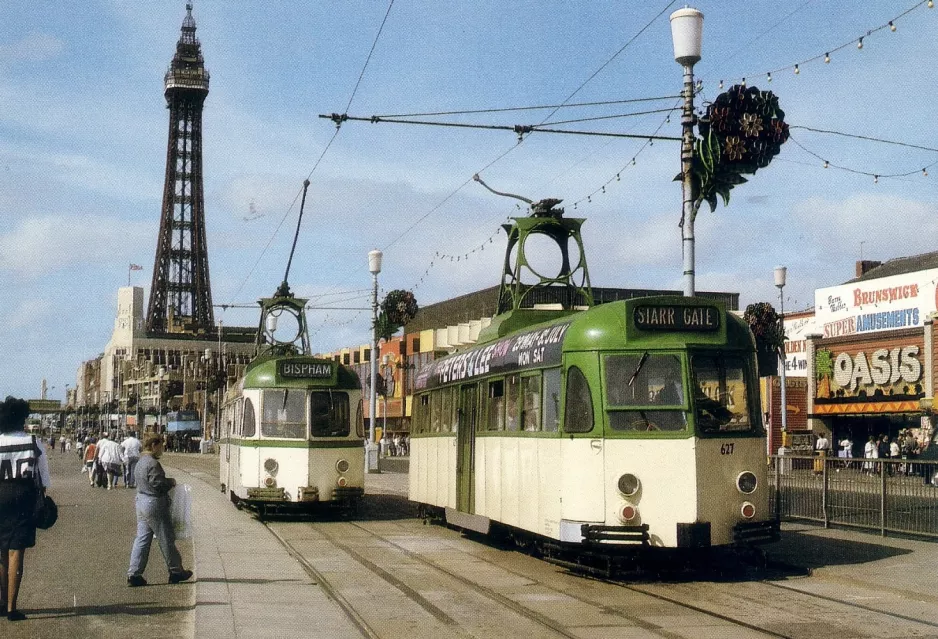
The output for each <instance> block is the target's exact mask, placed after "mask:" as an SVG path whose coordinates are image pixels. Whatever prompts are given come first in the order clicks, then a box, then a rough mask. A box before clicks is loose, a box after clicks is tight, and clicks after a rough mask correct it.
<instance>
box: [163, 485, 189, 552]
mask: <svg viewBox="0 0 938 639" xmlns="http://www.w3.org/2000/svg"><path fill="white" fill-rule="evenodd" d="M170 499H171V500H172V501H171V502H170V506H169V516H170V519H171V520H172V522H173V529H174V530H175V531H176V539H188V538H189V537H191V536H192V488H191V487H190V486H189V485H188V484H182V485H181V486H176V487H175V488H173V490H172V491H171V492H170Z"/></svg>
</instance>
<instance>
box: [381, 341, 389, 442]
mask: <svg viewBox="0 0 938 639" xmlns="http://www.w3.org/2000/svg"><path fill="white" fill-rule="evenodd" d="M390 361H391V356H390V355H385V356H384V357H382V358H381V376H382V377H384V376H385V375H387V374H388V373H387V371H388V366H389V365H390ZM383 390H384V393H382V395H381V398H382V400H383V404H384V409H383V411H382V417H381V419H382V422H381V439H385V438H386V437H387V436H388V380H387V379H385V380H384V389H383ZM384 444H385V447H386V449H390V446H391V440H390V439H388V440H386V441H385V442H384Z"/></svg>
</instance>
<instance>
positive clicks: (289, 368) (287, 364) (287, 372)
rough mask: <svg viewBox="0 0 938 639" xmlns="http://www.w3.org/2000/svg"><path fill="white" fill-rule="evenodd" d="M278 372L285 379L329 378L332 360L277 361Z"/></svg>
mask: <svg viewBox="0 0 938 639" xmlns="http://www.w3.org/2000/svg"><path fill="white" fill-rule="evenodd" d="M278 369H279V370H278V371H277V372H278V373H279V374H280V377H283V378H285V379H329V378H330V377H332V362H316V361H307V362H303V361H299V362H297V361H293V362H291V361H282V362H278Z"/></svg>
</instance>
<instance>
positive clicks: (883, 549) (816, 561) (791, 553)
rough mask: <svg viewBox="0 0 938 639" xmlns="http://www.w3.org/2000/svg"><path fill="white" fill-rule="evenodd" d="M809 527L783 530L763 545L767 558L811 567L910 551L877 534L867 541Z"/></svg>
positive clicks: (859, 561)
mask: <svg viewBox="0 0 938 639" xmlns="http://www.w3.org/2000/svg"><path fill="white" fill-rule="evenodd" d="M812 530H816V529H813V528H804V529H802V530H783V531H782V538H781V540H780V541H779V542H778V543H775V544H771V545H768V546H766V547H765V550H766V554H767V555H768V556H769V559H770V561H773V562H783V563H786V564H791V565H794V566H801V567H804V568H805V569H808V570H811V569H814V568H821V567H823V566H841V565H848V564H864V563H868V562H871V561H879V560H881V559H888V558H890V557H896V556H899V555H907V554H909V553H911V552H912V551H911V550H908V549H905V548H898V547H895V546H890V545H886V544H885V543H884V540H882V539H881V538H879V537H876V538H875V539H876V542H870V543H867V542H865V541H854V540H848V539H834V538H830V537H822V536H818V535H812V534H810V533H809V531H812Z"/></svg>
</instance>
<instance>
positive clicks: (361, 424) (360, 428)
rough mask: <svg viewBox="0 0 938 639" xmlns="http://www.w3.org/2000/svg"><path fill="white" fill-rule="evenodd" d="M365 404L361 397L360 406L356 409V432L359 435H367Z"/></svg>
mask: <svg viewBox="0 0 938 639" xmlns="http://www.w3.org/2000/svg"><path fill="white" fill-rule="evenodd" d="M363 404H364V401H363V400H361V399H359V400H358V406H357V407H356V409H355V434H356V435H358V436H359V437H364V436H365V411H364V409H363Z"/></svg>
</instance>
